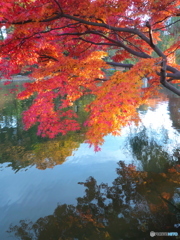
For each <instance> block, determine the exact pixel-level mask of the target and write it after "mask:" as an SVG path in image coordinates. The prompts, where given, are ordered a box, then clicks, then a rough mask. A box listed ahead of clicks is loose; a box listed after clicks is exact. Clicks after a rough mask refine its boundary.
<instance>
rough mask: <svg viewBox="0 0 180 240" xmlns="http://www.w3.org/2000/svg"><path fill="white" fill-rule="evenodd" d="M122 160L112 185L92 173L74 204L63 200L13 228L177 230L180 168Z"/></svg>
mask: <svg viewBox="0 0 180 240" xmlns="http://www.w3.org/2000/svg"><path fill="white" fill-rule="evenodd" d="M118 165H119V166H118V168H117V174H118V176H117V178H116V179H115V180H114V181H113V183H112V186H108V185H107V184H105V183H101V184H97V182H96V180H95V179H94V178H93V177H89V178H88V179H87V180H86V182H81V183H79V184H82V185H84V186H85V188H86V189H85V195H84V196H83V197H79V198H77V204H76V205H75V206H74V205H66V204H63V205H59V206H58V207H57V208H56V209H55V211H54V213H53V214H52V215H49V216H46V217H42V218H39V219H38V220H37V221H36V222H35V223H33V222H31V221H27V220H21V221H20V224H19V225H16V226H10V228H9V230H8V232H9V233H11V234H12V233H13V234H15V236H16V237H18V238H19V239H21V240H45V239H48V240H51V239H53V240H75V239H76V240H97V239H99V240H105V239H107V240H116V239H117V240H121V239H122V240H124V239H133V240H134V239H140V240H141V239H142V240H143V239H151V238H150V235H149V233H150V231H157V232H161V231H163V232H169V231H174V232H177V231H178V228H174V224H177V223H179V220H180V219H178V215H180V205H179V204H178V203H177V202H176V201H175V200H174V199H175V198H174V196H175V193H176V199H177V198H178V197H180V196H179V195H177V194H178V192H177V188H178V187H180V172H178V168H177V167H176V166H175V167H173V168H171V169H167V171H166V173H148V172H145V171H137V170H136V168H135V166H133V165H128V166H126V165H125V163H124V162H122V161H120V162H119V163H118ZM178 205H179V206H178ZM156 239H165V238H156ZM171 239H173V238H171Z"/></svg>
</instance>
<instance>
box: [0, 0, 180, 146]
mask: <svg viewBox="0 0 180 240" xmlns="http://www.w3.org/2000/svg"><path fill="white" fill-rule="evenodd" d="M179 6H180V1H179V0H174V1H172V0H164V1H160V0H158V1H152V0H147V1H144V0H134V1H131V0H130V1H124V0H117V1H114V0H95V1H91V0H84V1H77V0H76V1H75V0H17V1H13V0H7V1H6V2H1V3H0V26H1V27H3V28H6V31H7V37H5V36H4V37H3V38H2V40H1V41H0V57H1V59H0V71H1V77H2V78H3V77H5V78H10V77H11V76H12V75H15V74H19V73H21V72H22V71H23V72H24V71H27V72H30V73H31V74H30V77H31V79H32V82H30V83H26V85H25V90H24V91H23V92H21V93H20V94H19V95H18V97H19V99H26V98H29V97H30V96H34V102H33V104H32V105H31V107H30V108H29V109H28V110H27V111H25V112H24V114H23V120H24V124H25V128H26V129H28V128H30V127H31V126H32V125H34V124H36V123H38V124H39V125H38V134H39V135H42V136H48V137H50V138H53V137H55V136H56V135H57V134H59V133H61V134H66V133H67V132H68V131H74V130H78V129H79V124H78V122H77V121H76V120H77V115H76V113H75V112H74V111H73V105H74V103H75V101H76V100H78V99H79V98H81V97H82V96H84V95H89V94H92V95H94V97H95V98H94V101H93V102H92V103H90V104H89V105H88V106H86V110H87V111H89V118H88V119H87V121H86V122H85V125H86V126H88V129H89V130H88V132H87V139H88V142H90V143H91V144H94V145H95V146H97V145H98V144H99V143H102V142H103V137H104V136H105V135H107V134H108V133H113V134H118V133H119V131H120V128H121V127H122V126H124V125H126V124H127V123H128V122H129V121H130V120H132V118H133V119H134V120H135V121H138V116H137V113H136V109H137V107H138V106H139V105H140V104H142V103H144V102H145V101H146V100H147V99H148V98H149V97H150V96H151V95H154V94H155V92H156V91H157V89H158V88H159V86H160V85H163V86H165V87H166V88H168V89H169V90H171V91H173V92H174V93H176V94H178V95H180V90H179V89H178V88H176V86H174V85H173V83H174V82H177V81H178V79H180V67H179V65H178V64H177V63H176V52H178V49H179V47H180V40H179V38H178V37H174V41H173V42H172V44H171V46H168V47H167V48H166V49H165V50H164V49H163V48H161V47H160V45H159V43H161V42H163V38H165V37H166V36H167V35H169V34H172V33H170V32H169V27H170V26H173V25H174V24H175V23H177V22H178V18H179V16H180V10H179ZM110 53H113V54H110ZM113 66H121V67H126V69H127V71H124V72H115V73H114V74H113V75H112V76H110V75H108V74H107V72H108V69H109V68H112V67H113ZM144 77H146V78H147V79H148V80H149V82H148V88H142V78H144Z"/></svg>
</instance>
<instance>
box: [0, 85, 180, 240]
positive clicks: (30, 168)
mask: <svg viewBox="0 0 180 240" xmlns="http://www.w3.org/2000/svg"><path fill="white" fill-rule="evenodd" d="M16 84H17V83H16ZM19 85H20V84H19ZM21 87H22V86H21V85H20V86H19V88H21ZM8 92H9V90H8V86H6V87H5V86H4V88H3V90H0V97H1V99H2V101H1V103H0V193H1V198H0V213H1V214H0V239H2V240H7V239H9V237H10V239H13V240H15V239H23V240H41V239H42V240H46V239H47V240H49V239H53V240H56V239H57V240H60V239H65V240H75V239H76V240H80V239H82V240H85V239H87V240H90V239H93V240H94V239H101V240H103V239H112V240H114V239H118V240H119V239H149V232H150V231H163V232H164V231H166V232H168V231H175V232H178V231H179V229H180V227H179V228H178V227H175V226H179V225H178V224H179V223H180V210H179V209H180V190H179V189H180V133H179V127H178V124H179V123H178V121H179V107H178V103H179V98H176V99H175V100H174V99H173V98H172V97H171V98H170V99H169V100H168V99H166V100H165V101H162V102H160V103H159V104H157V101H156V100H154V99H153V100H152V101H151V103H150V107H148V106H145V105H144V106H142V107H141V108H140V109H139V113H140V117H141V119H142V123H141V124H139V126H134V125H132V126H128V127H125V128H124V129H123V131H122V136H119V137H113V136H107V137H106V138H105V143H104V145H103V146H102V150H101V151H100V152H98V153H95V152H94V151H93V149H91V148H89V146H88V144H86V143H84V141H85V134H84V133H85V132H86V129H85V128H82V129H81V131H78V132H75V133H69V134H67V135H66V136H58V137H56V138H55V139H53V140H49V139H42V138H40V137H38V136H37V135H36V127H33V128H31V129H29V130H28V131H24V130H23V126H22V123H21V113H22V111H24V110H25V109H26V108H27V106H29V105H30V102H31V101H32V99H30V100H28V101H27V100H26V101H19V100H16V99H15V94H16V92H13V93H12V94H11V95H6V94H7V93H8ZM86 101H88V100H87V99H82V100H80V101H79V102H78V103H77V106H76V111H77V109H78V114H79V122H80V123H81V122H83V121H84V119H85V118H86V116H87V115H86V113H85V112H84V111H83V105H84V104H85V103H86ZM120 160H121V161H120ZM122 160H123V161H122ZM117 163H118V165H119V167H118V168H117ZM116 168H117V169H116ZM25 170H26V171H25ZM42 170H43V171H42ZM89 176H91V177H89ZM85 179H87V180H86V182H84V181H85ZM78 182H79V184H78ZM84 190H85V192H84ZM53 212H54V213H53ZM10 224H11V227H10ZM7 230H8V233H7V232H6V231H7ZM161 239H163V238H161ZM171 239H173V238H171Z"/></svg>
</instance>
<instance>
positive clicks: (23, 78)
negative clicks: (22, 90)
mask: <svg viewBox="0 0 180 240" xmlns="http://www.w3.org/2000/svg"><path fill="white" fill-rule="evenodd" d="M30 80H31V79H30V78H29V77H27V76H22V75H16V76H13V77H12V78H11V79H6V78H2V79H0V82H6V81H10V82H17V81H30Z"/></svg>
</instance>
